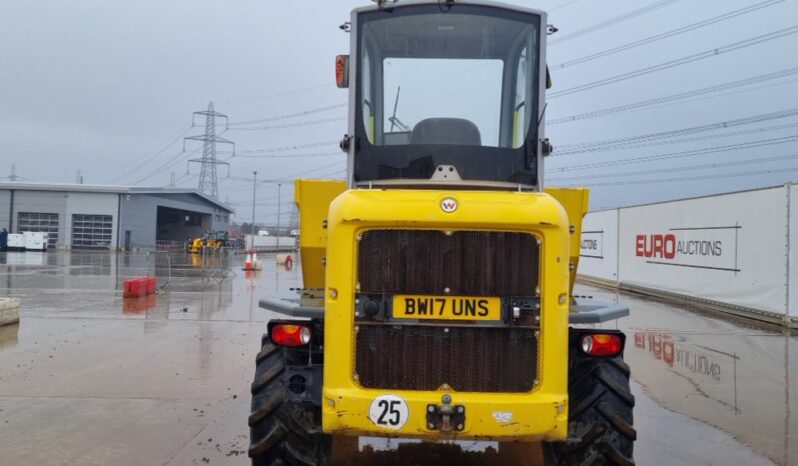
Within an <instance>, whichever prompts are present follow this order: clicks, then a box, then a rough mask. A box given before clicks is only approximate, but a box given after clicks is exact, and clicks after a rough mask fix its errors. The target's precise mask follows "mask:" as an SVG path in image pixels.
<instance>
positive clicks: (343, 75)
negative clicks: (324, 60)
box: [335, 55, 349, 89]
mask: <svg viewBox="0 0 798 466" xmlns="http://www.w3.org/2000/svg"><path fill="white" fill-rule="evenodd" d="M335 84H336V85H338V87H339V88H341V89H345V88H347V87H349V55H338V56H336V57H335Z"/></svg>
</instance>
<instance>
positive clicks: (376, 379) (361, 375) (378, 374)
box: [355, 324, 538, 392]
mask: <svg viewBox="0 0 798 466" xmlns="http://www.w3.org/2000/svg"><path fill="white" fill-rule="evenodd" d="M356 354H357V355H356V360H355V370H356V372H357V374H358V381H359V382H360V384H361V385H363V386H364V387H366V388H383V389H396V390H428V391H434V390H437V389H438V388H440V387H441V386H442V385H444V384H447V385H449V386H450V387H451V388H452V389H454V390H457V391H465V392H528V391H530V390H531V389H532V388H533V387H534V384H535V382H534V381H535V379H536V378H537V371H538V368H537V354H538V342H537V338H536V337H535V335H534V330H533V329H529V328H521V327H448V328H444V327H436V326H422V325H406V326H391V325H379V324H376V325H360V326H359V330H358V332H357V352H356Z"/></svg>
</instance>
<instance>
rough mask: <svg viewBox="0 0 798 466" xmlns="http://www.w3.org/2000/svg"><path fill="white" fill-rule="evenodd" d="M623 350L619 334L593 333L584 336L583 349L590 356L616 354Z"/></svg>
mask: <svg viewBox="0 0 798 466" xmlns="http://www.w3.org/2000/svg"><path fill="white" fill-rule="evenodd" d="M622 350H623V341H622V340H621V337H620V336H619V335H614V334H605V333H592V334H587V335H584V336H582V351H584V352H585V354H588V355H590V356H615V355H617V354H619V353H620V352H621V351H622Z"/></svg>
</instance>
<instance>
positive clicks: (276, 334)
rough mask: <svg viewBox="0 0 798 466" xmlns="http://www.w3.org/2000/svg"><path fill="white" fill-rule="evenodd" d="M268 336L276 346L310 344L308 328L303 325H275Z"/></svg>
mask: <svg viewBox="0 0 798 466" xmlns="http://www.w3.org/2000/svg"><path fill="white" fill-rule="evenodd" d="M270 336H271V339H272V342H273V343H274V344H275V345H277V346H305V345H307V344H308V343H310V328H308V327H305V326H303V325H294V324H277V325H275V326H274V327H272V329H271V335H270Z"/></svg>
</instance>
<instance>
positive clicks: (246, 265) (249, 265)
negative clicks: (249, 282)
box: [244, 251, 252, 270]
mask: <svg viewBox="0 0 798 466" xmlns="http://www.w3.org/2000/svg"><path fill="white" fill-rule="evenodd" d="M244 270H252V251H247V260H246V261H245V262H244Z"/></svg>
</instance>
